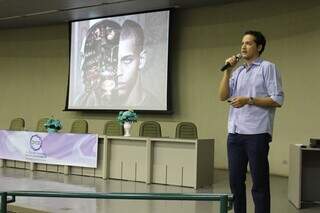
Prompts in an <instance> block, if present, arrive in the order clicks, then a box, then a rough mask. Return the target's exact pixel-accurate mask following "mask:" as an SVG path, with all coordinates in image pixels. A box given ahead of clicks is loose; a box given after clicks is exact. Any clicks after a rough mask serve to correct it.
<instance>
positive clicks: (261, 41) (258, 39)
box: [244, 30, 267, 55]
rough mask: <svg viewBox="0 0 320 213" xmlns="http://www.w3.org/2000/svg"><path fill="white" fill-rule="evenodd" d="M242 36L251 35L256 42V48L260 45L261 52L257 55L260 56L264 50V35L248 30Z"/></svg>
mask: <svg viewBox="0 0 320 213" xmlns="http://www.w3.org/2000/svg"><path fill="white" fill-rule="evenodd" d="M244 35H252V36H254V37H255V39H254V41H255V42H256V44H257V46H259V45H261V50H260V51H259V55H261V54H262V52H263V51H264V48H265V46H266V42H267V41H266V38H265V37H264V35H263V34H262V33H261V32H259V31H254V30H249V31H247V32H245V33H244Z"/></svg>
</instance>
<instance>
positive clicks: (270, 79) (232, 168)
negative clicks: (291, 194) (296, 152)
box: [219, 31, 284, 213]
mask: <svg viewBox="0 0 320 213" xmlns="http://www.w3.org/2000/svg"><path fill="white" fill-rule="evenodd" d="M265 45H266V39H265V37H264V36H263V34H262V33H261V32H258V31H247V32H245V33H244V35H243V38H242V45H241V55H237V56H232V57H230V58H228V59H227V60H226V65H225V66H224V67H223V69H226V70H225V72H224V73H223V77H222V80H221V82H220V86H219V97H220V100H221V101H226V100H227V101H228V102H230V111H229V119H228V140H227V149H228V164H229V180H230V188H231V192H232V193H233V194H234V196H235V200H234V209H235V213H246V185H245V180H246V172H247V165H248V163H249V166H250V171H251V176H252V182H253V186H252V190H251V192H252V197H253V201H254V204H255V213H270V183H269V162H268V153H269V142H271V140H272V129H273V120H274V115H275V110H276V108H277V107H281V106H282V104H283V100H284V93H283V90H282V83H281V76H280V73H279V71H278V70H277V68H276V66H275V65H274V64H273V63H271V62H269V61H266V60H264V59H262V58H260V55H261V54H262V52H263V51H264V48H265ZM241 57H242V58H243V59H244V62H245V63H244V64H243V65H241V66H239V67H237V68H236V69H235V70H234V71H232V70H233V68H235V65H236V64H237V62H238V61H239V60H240V58H241Z"/></svg>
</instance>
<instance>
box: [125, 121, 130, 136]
mask: <svg viewBox="0 0 320 213" xmlns="http://www.w3.org/2000/svg"><path fill="white" fill-rule="evenodd" d="M123 129H124V136H130V130H131V123H130V122H124V124H123Z"/></svg>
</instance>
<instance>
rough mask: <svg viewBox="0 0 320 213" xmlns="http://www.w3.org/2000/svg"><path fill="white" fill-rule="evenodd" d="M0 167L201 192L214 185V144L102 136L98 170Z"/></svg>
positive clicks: (36, 165) (1, 163) (18, 164)
mask: <svg viewBox="0 0 320 213" xmlns="http://www.w3.org/2000/svg"><path fill="white" fill-rule="evenodd" d="M62 134H63V133H62ZM0 166H5V167H13V168H22V169H30V170H35V171H47V172H57V173H63V174H66V175H68V174H75V175H84V176H93V177H101V178H103V179H107V178H111V179H120V180H131V181H139V182H145V183H148V184H149V183H159V184H168V185H177V186H186V187H193V188H199V187H202V186H206V185H211V184H212V183H213V169H214V140H213V139H177V138H148V137H124V136H106V135H99V138H98V156H97V168H85V167H76V166H67V165H64V166H62V165H51V164H39V163H29V162H23V161H12V160H0Z"/></svg>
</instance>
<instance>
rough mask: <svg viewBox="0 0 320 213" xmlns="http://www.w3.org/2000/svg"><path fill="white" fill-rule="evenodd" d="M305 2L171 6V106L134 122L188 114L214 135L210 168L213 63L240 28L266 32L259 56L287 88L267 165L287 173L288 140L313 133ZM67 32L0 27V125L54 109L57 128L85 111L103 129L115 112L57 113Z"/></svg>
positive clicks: (218, 119)
mask: <svg viewBox="0 0 320 213" xmlns="http://www.w3.org/2000/svg"><path fill="white" fill-rule="evenodd" d="M266 2H268V3H266ZM279 2H281V3H279ZM299 2H302V1H299ZM307 2H308V3H306V2H303V3H294V2H293V1H245V2H243V3H235V4H227V5H224V6H216V7H203V8H195V9H186V10H178V11H177V15H176V21H175V24H174V26H173V31H174V33H173V38H172V39H173V47H172V58H171V61H172V70H171V72H172V81H173V88H174V89H173V97H174V111H175V113H174V114H173V115H172V116H171V115H151V114H150V115H140V121H141V120H158V121H160V122H161V125H162V128H163V135H164V136H171V137H173V136H174V131H175V125H176V123H177V122H178V121H193V122H194V123H196V124H197V126H198V128H199V136H200V137H201V138H214V139H216V150H215V167H217V168H226V167H227V162H226V159H227V157H226V144H225V141H226V133H227V132H226V126H227V123H226V120H227V113H228V106H227V104H226V103H222V102H219V101H218V98H217V88H218V83H219V81H220V78H221V76H222V74H221V72H220V71H219V68H220V66H221V64H222V63H223V61H224V59H225V57H227V56H229V55H231V54H234V53H237V52H238V51H239V48H240V40H241V36H242V33H243V32H244V31H245V30H247V29H257V30H261V31H262V32H264V34H265V35H266V37H267V39H268V42H267V47H266V51H265V53H264V54H263V57H264V58H266V59H268V60H270V61H272V62H274V63H276V64H277V65H278V67H279V69H280V71H281V73H282V78H283V85H284V86H283V87H284V90H285V95H286V99H285V105H284V106H283V108H281V109H279V110H278V111H277V113H276V119H275V126H274V141H273V142H272V144H271V149H270V167H271V172H272V173H274V174H280V175H287V174H288V150H289V144H291V143H305V144H306V143H308V139H309V138H310V137H320V132H319V130H320V127H318V122H317V121H318V120H319V118H318V117H319V113H318V106H319V105H320V98H319V95H318V91H319V90H320V84H318V79H319V78H320V71H318V69H320V68H319V67H320V60H319V59H318V58H319V55H320V41H319V40H320V25H319V23H318V22H319V20H320V2H318V1H317V0H313V1H311V0H310V1H307ZM68 33H69V31H68V26H67V25H66V24H63V25H56V26H46V27H36V28H26V29H9V30H1V31H0V67H1V68H0V91H1V92H0V100H1V104H0V115H1V119H0V128H8V125H9V122H10V120H11V118H14V117H18V116H21V117H23V118H25V120H26V122H27V124H26V125H27V128H28V129H34V128H35V126H36V121H37V120H38V119H39V118H40V117H47V116H51V115H53V116H55V117H57V118H60V119H61V120H63V122H64V126H65V128H64V131H68V130H69V129H70V124H71V122H72V120H74V119H78V118H85V119H87V120H88V121H89V125H90V126H89V129H90V132H96V133H102V129H103V124H104V122H105V121H106V120H111V119H115V117H116V114H113V113H87V112H63V109H64V105H65V98H66V90H67V79H68V63H69V62H68V60H69V59H68V57H69V53H68V50H69V42H68V36H69V35H68ZM138 126H139V125H138V124H136V125H134V131H133V134H134V135H137V134H138Z"/></svg>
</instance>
